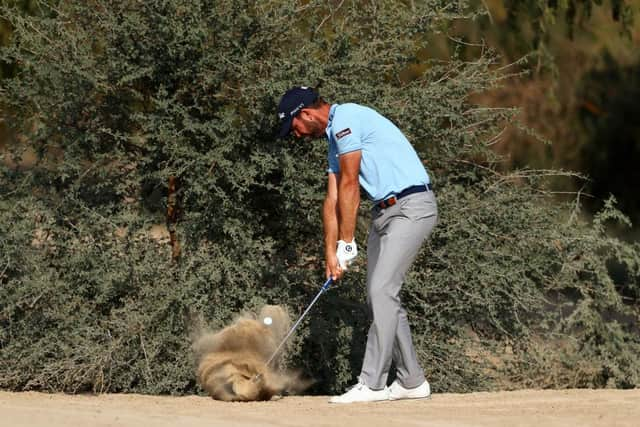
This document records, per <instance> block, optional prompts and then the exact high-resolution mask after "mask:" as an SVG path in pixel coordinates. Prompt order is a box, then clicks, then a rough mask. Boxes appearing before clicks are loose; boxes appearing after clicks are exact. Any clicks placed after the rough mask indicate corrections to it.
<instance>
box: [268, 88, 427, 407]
mask: <svg viewBox="0 0 640 427" xmlns="http://www.w3.org/2000/svg"><path fill="white" fill-rule="evenodd" d="M278 115H279V118H280V121H281V128H280V136H281V137H285V136H287V135H289V134H291V133H292V134H293V135H294V136H295V137H296V138H304V137H312V138H320V137H326V138H327V141H328V160H329V162H328V163H329V164H328V169H327V171H328V187H327V195H326V198H325V201H324V205H323V224H324V244H325V257H326V272H327V278H328V277H329V276H331V277H332V278H333V279H334V280H339V279H340V278H341V277H342V275H343V274H344V272H345V271H347V269H348V267H349V265H350V264H351V262H353V260H354V259H355V257H356V255H357V253H358V248H357V245H356V242H355V239H354V236H355V228H356V216H357V211H358V206H359V205H360V187H362V189H363V190H364V191H365V193H366V194H367V196H368V197H369V199H370V200H371V201H372V202H373V205H374V207H373V210H372V221H371V226H370V227H369V237H368V242H367V303H368V305H369V309H370V311H371V315H372V318H373V321H372V323H371V327H370V328H369V333H368V337H367V347H366V352H365V356H364V362H363V365H362V371H361V372H360V376H359V381H358V384H356V385H355V386H353V387H351V388H350V389H349V390H348V391H347V392H346V393H344V394H342V395H340V396H334V397H332V398H331V399H330V402H332V403H352V402H370V401H378V400H389V399H391V400H397V399H418V398H426V397H428V396H429V395H430V393H431V391H430V387H429V383H428V382H427V381H426V379H425V377H424V373H423V371H422V368H421V367H420V365H419V363H418V360H417V357H416V352H415V349H414V347H413V342H412V340H411V331H410V329H409V322H408V319H407V313H406V311H405V310H404V308H403V307H402V304H401V302H400V296H399V294H400V288H401V287H402V283H403V281H404V278H405V275H406V273H407V271H408V270H409V268H410V266H411V264H412V263H413V261H414V260H415V258H416V256H417V254H418V252H419V250H420V247H421V245H422V243H423V242H424V241H425V239H427V237H428V236H429V234H430V233H431V230H432V229H433V227H434V226H435V224H436V222H437V217H438V210H437V205H436V199H435V196H434V194H433V191H432V187H431V183H430V179H429V175H428V174H427V171H426V170H425V168H424V166H423V165H422V162H421V161H420V159H419V158H418V155H417V154H416V152H415V150H414V149H413V147H412V146H411V144H410V143H409V141H408V140H407V138H406V137H405V136H404V135H403V134H402V132H401V131H400V130H399V129H398V128H397V127H396V126H395V125H394V124H393V123H391V121H389V120H388V119H386V118H385V117H384V116H382V115H381V114H379V113H377V112H376V111H375V110H373V109H371V108H368V107H365V106H362V105H358V104H328V103H326V102H325V101H324V100H323V99H322V98H321V97H320V96H319V95H318V93H317V92H316V91H315V90H313V89H311V88H307V87H295V88H293V89H290V90H289V91H287V92H286V93H285V94H284V95H283V97H282V99H281V100H280V104H279V106H278ZM392 360H393V362H395V366H396V371H397V378H396V380H395V381H394V382H393V384H391V386H390V387H387V376H388V373H389V368H390V366H391V361H392Z"/></svg>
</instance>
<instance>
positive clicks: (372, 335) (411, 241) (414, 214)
mask: <svg viewBox="0 0 640 427" xmlns="http://www.w3.org/2000/svg"><path fill="white" fill-rule="evenodd" d="M437 220H438V207H437V203H436V198H435V195H434V194H433V192H432V191H428V192H423V193H416V194H411V195H409V196H406V197H403V198H402V199H400V200H398V201H397V203H396V204H395V205H393V206H391V207H388V208H386V209H380V208H378V207H375V208H374V209H373V211H372V220H371V226H370V228H369V239H368V244H367V245H368V248H367V303H368V305H369V309H370V312H371V316H372V318H373V321H372V323H371V327H370V328H369V334H368V336H367V347H366V352H365V355H364V362H363V365H362V372H361V373H360V381H361V382H363V383H364V384H365V385H367V386H368V387H369V388H371V389H373V390H380V389H382V388H384V387H385V386H386V384H387V376H388V373H389V369H390V367H391V361H392V360H393V361H394V362H395V365H396V371H397V380H398V381H399V382H400V385H402V386H403V387H405V388H415V387H418V386H419V385H420V384H422V383H423V382H424V381H425V377H424V372H423V371H422V368H421V367H420V364H419V363H418V358H417V356H416V351H415V349H414V347H413V342H412V340H411V330H410V329H409V321H408V319H407V312H406V311H405V309H404V308H402V304H401V301H400V289H401V287H402V283H403V282H404V278H405V275H406V273H407V271H408V270H409V268H410V267H411V264H413V261H414V260H415V259H416V256H417V255H418V252H419V251H420V247H421V246H422V243H423V242H424V241H425V240H426V239H427V238H428V237H429V234H431V230H433V227H434V226H435V225H436V223H437Z"/></svg>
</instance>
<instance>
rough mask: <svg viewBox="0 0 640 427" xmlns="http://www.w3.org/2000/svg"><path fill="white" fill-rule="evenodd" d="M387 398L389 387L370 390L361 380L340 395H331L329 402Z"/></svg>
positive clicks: (376, 400) (366, 400)
mask: <svg viewBox="0 0 640 427" xmlns="http://www.w3.org/2000/svg"><path fill="white" fill-rule="evenodd" d="M381 400H389V388H388V387H385V388H383V389H382V390H371V389H370V388H369V387H367V386H366V385H364V384H363V383H361V382H358V384H356V385H354V386H353V387H351V388H349V389H348V390H347V392H346V393H344V394H341V395H340V396H333V397H332V398H331V399H329V403H355V402H378V401H381Z"/></svg>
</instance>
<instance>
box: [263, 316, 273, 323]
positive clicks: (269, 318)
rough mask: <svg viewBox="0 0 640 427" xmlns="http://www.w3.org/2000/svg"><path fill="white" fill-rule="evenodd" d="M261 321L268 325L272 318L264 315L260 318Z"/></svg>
mask: <svg viewBox="0 0 640 427" xmlns="http://www.w3.org/2000/svg"><path fill="white" fill-rule="evenodd" d="M262 321H263V322H264V324H265V325H270V324H272V323H273V319H272V318H271V317H265V318H264V319H262Z"/></svg>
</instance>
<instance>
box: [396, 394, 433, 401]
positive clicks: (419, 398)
mask: <svg viewBox="0 0 640 427" xmlns="http://www.w3.org/2000/svg"><path fill="white" fill-rule="evenodd" d="M421 399H424V400H430V399H431V395H428V396H420V397H395V398H394V397H389V400H390V401H396V400H421Z"/></svg>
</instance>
